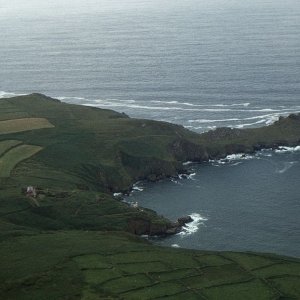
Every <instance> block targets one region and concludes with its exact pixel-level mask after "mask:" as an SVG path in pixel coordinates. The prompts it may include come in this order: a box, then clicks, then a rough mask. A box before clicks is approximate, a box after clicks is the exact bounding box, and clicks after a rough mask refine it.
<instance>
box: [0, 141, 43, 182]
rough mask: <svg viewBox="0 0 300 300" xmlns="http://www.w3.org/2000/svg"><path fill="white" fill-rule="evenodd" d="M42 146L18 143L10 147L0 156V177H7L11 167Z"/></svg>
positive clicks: (39, 149)
mask: <svg viewBox="0 0 300 300" xmlns="http://www.w3.org/2000/svg"><path fill="white" fill-rule="evenodd" d="M42 149H43V148H42V147H40V146H33V145H20V146H18V147H15V148H12V149H11V150H9V151H8V152H7V153H5V154H4V155H3V156H2V157H0V177H9V176H10V173H11V171H12V170H13V168H14V167H15V166H16V165H17V164H18V163H19V162H21V161H22V160H25V159H27V158H29V157H31V156H33V155H34V154H36V153H37V152H39V151H41V150H42Z"/></svg>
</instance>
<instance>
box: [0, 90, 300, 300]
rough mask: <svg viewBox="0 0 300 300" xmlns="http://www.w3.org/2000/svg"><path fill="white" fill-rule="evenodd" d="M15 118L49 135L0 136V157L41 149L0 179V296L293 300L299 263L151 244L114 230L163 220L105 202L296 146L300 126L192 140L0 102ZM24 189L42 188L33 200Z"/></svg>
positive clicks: (91, 115) (121, 121) (56, 105)
mask: <svg viewBox="0 0 300 300" xmlns="http://www.w3.org/2000/svg"><path fill="white" fill-rule="evenodd" d="M25 117H27V118H28V117H31V118H45V119H47V120H48V121H49V122H50V123H51V124H53V125H54V127H53V128H44V129H35V130H31V131H24V132H17V133H11V134H1V135H0V151H1V152H2V159H3V157H4V156H5V154H7V153H9V151H12V150H13V149H15V148H13V147H17V148H18V147H20V146H19V145H18V143H20V144H21V143H23V144H27V145H32V146H34V147H42V148H43V150H42V151H40V152H38V153H37V154H35V155H34V156H32V157H30V158H29V159H26V160H24V161H22V162H20V163H18V164H17V165H16V167H15V168H14V169H13V170H12V172H11V176H10V177H9V178H0V229H1V231H0V241H1V247H0V254H1V256H2V257H3V259H2V262H1V264H0V266H1V268H0V270H1V271H0V276H1V277H2V278H1V282H2V283H1V285H0V299H111V298H119V299H150V298H151V299H160V298H161V297H163V296H165V295H169V297H167V298H165V299H182V298H187V299H279V298H280V297H281V298H280V299H283V298H284V297H285V298H284V299H297V298H300V291H299V288H298V286H299V283H300V280H299V276H300V273H299V265H300V264H299V260H291V259H288V258H282V257H277V256H268V255H258V254H257V255H256V254H255V255H254V254H239V253H211V252H207V253H206V252H201V251H188V250H176V249H167V248H158V247H154V246H152V245H149V244H147V243H145V242H143V241H141V240H140V239H138V238H136V237H134V236H131V235H128V234H126V233H124V231H129V232H132V233H142V232H143V230H148V231H149V230H150V231H152V232H156V231H157V230H160V229H161V228H164V226H166V224H168V221H167V220H165V219H164V218H162V217H159V216H157V215H156V214H155V213H154V212H152V211H150V210H144V211H141V210H136V209H133V208H130V207H128V206H126V205H125V204H122V203H120V202H119V201H117V200H115V199H113V198H112V197H111V196H109V194H107V192H108V191H119V190H127V189H128V188H129V187H130V185H131V184H132V183H133V182H134V181H135V180H137V179H138V178H146V177H148V178H150V179H151V178H153V179H157V178H158V177H159V176H169V175H173V174H175V173H176V171H178V170H179V169H180V168H181V167H182V166H181V164H180V161H183V160H187V159H194V160H199V161H201V160H205V159H208V158H212V157H222V156H224V155H226V154H227V153H232V152H237V151H253V149H254V148H259V147H260V146H262V145H265V146H273V145H274V144H282V143H284V144H291V145H293V144H297V143H298V142H299V139H300V134H299V133H300V120H299V118H297V117H294V118H293V117H292V118H289V119H284V120H281V121H280V122H278V123H276V124H275V125H274V126H269V127H266V128H261V129H249V130H243V131H239V130H237V131H236V130H234V131H231V130H222V129H221V130H218V131H216V132H210V133H207V134H204V135H200V136H199V135H197V134H195V133H192V132H190V131H187V130H186V129H184V128H183V127H181V126H177V125H172V124H167V123H163V122H154V121H149V120H136V119H130V118H128V117H126V116H125V115H122V114H119V113H117V112H113V111H110V110H99V109H95V108H88V107H82V106H76V105H69V104H63V103H60V102H59V101H55V100H53V99H50V98H47V97H45V96H42V95H37V94H35V95H29V96H22V97H16V98H10V99H4V100H3V99H1V101H0V120H9V119H15V118H25ZM17 148H16V149H17ZM7 151H8V152H7ZM27 185H35V186H38V187H40V188H41V189H42V193H41V194H40V196H39V197H38V199H36V200H35V201H32V199H30V198H28V197H25V196H24V195H22V194H21V188H22V187H24V186H27ZM87 230H88V231H89V232H87ZM100 231H101V232H100ZM106 231H111V232H109V233H108V232H106ZM113 231H117V232H113ZM172 293H173V294H174V295H171V294H172Z"/></svg>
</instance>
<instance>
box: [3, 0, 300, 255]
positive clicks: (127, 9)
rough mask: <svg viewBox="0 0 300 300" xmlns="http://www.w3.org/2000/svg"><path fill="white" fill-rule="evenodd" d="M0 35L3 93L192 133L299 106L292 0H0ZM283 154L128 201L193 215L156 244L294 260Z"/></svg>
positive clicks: (237, 163) (294, 222)
mask: <svg viewBox="0 0 300 300" xmlns="http://www.w3.org/2000/svg"><path fill="white" fill-rule="evenodd" d="M0 40H1V45H0V98H1V97H2V98H3V97H7V96H13V95H18V94H27V93H32V92H39V93H44V94H47V95H49V96H52V97H56V98H58V99H60V100H62V101H65V102H69V103H78V104H82V105H91V106H97V107H102V108H111V109H114V110H117V111H120V112H125V113H127V114H128V115H129V116H131V117H137V118H150V119H155V120H163V121H168V122H174V123H178V124H181V125H183V126H185V127H186V128H189V129H191V130H194V131H196V132H204V131H207V130H210V129H214V128H215V127H219V126H230V127H235V128H249V127H257V126H263V125H269V124H271V123H272V122H274V121H275V120H276V119H277V118H278V117H279V116H280V115H288V114H290V113H296V112H300V2H299V0H285V1H276V0H243V1H241V0H209V1H208V0H122V1H116V0H85V1H81V0H72V1H71V0H52V1H38V0H26V1H23V0H1V1H0ZM0 101H1V99H0ZM282 150H283V151H281V152H277V153H275V152H264V153H260V154H258V155H256V156H254V157H247V159H241V158H238V157H236V158H234V159H232V160H230V161H229V162H227V163H224V162H222V161H220V162H212V163H209V164H205V165H190V168H191V170H192V172H194V173H195V174H194V175H193V176H191V177H190V178H189V179H178V180H175V179H174V180H173V181H171V180H168V181H163V182H160V183H157V184H147V183H139V184H138V187H142V189H143V191H142V192H135V193H133V194H132V196H131V197H130V198H128V199H127V200H128V201H138V202H139V204H140V205H144V206H147V207H150V208H154V209H155V210H156V211H157V212H158V213H160V214H164V215H166V216H168V217H169V218H171V219H176V218H177V217H180V216H182V215H184V214H193V216H194V218H195V220H196V221H195V222H194V224H192V225H191V226H190V228H187V229H186V231H185V232H184V233H183V234H181V235H176V236H173V237H171V238H168V239H163V240H156V241H155V242H157V243H159V244H163V245H173V246H175V247H178V246H179V247H188V248H197V249H214V250H215V249H217V250H249V251H264V252H273V253H279V254H286V255H293V256H298V257H300V221H299V214H300V203H299V201H300V196H299V195H300V151H299V148H298V150H297V149H282Z"/></svg>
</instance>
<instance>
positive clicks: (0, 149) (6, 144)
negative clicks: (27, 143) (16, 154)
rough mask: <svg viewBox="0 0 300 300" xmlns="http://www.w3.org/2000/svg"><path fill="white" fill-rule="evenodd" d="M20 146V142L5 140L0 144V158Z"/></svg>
mask: <svg viewBox="0 0 300 300" xmlns="http://www.w3.org/2000/svg"><path fill="white" fill-rule="evenodd" d="M20 144H22V142H21V141H16V140H7V141H2V142H0V157H1V156H2V155H3V154H4V153H5V152H7V151H8V150H9V149H11V148H12V147H15V146H17V145H20Z"/></svg>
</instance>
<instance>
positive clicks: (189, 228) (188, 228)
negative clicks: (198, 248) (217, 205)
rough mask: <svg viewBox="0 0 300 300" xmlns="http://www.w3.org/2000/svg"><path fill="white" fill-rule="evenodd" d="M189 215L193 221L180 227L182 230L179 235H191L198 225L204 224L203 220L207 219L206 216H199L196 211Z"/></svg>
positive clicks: (197, 228)
mask: <svg viewBox="0 0 300 300" xmlns="http://www.w3.org/2000/svg"><path fill="white" fill-rule="evenodd" d="M189 216H190V217H191V218H192V219H193V221H192V222H190V223H187V224H185V226H183V227H182V231H180V232H179V233H178V235H181V236H187V235H191V234H193V233H195V232H197V231H198V230H199V228H200V226H201V225H204V222H205V221H207V220H208V219H207V218H205V217H203V216H201V215H200V214H198V213H192V214H190V215H189Z"/></svg>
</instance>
